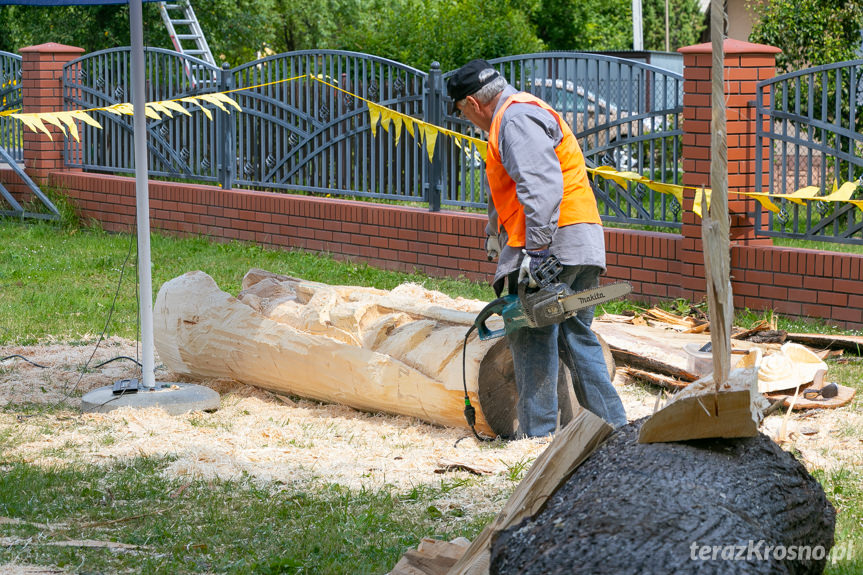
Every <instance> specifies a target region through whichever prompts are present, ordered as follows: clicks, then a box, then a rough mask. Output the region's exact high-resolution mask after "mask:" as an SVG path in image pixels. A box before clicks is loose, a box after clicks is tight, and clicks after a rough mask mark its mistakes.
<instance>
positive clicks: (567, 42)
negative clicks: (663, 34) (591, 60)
mask: <svg viewBox="0 0 863 575" xmlns="http://www.w3.org/2000/svg"><path fill="white" fill-rule="evenodd" d="M526 9H527V10H528V13H529V14H530V20H531V22H532V23H533V24H534V26H535V27H536V33H537V35H538V36H539V38H540V39H541V40H542V41H543V42H545V44H546V45H547V47H548V49H549V50H628V49H629V48H631V47H632V4H631V3H630V1H629V0H588V1H586V2H585V1H580V0H541V1H540V2H538V3H537V4H536V5H535V6H533V7H529V8H526Z"/></svg>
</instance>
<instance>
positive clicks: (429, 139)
mask: <svg viewBox="0 0 863 575" xmlns="http://www.w3.org/2000/svg"><path fill="white" fill-rule="evenodd" d="M422 128H423V138H424V139H425V142H426V151H427V152H428V155H429V162H431V161H432V158H434V147H435V142H437V134H438V131H437V130H436V129H435V128H434V126H431V125H429V124H423V126H422Z"/></svg>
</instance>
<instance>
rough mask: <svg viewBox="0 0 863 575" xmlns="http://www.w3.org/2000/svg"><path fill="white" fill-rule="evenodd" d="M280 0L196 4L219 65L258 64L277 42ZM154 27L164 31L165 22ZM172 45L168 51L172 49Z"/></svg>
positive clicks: (244, 0) (193, 3)
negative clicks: (255, 62) (266, 50)
mask: <svg viewBox="0 0 863 575" xmlns="http://www.w3.org/2000/svg"><path fill="white" fill-rule="evenodd" d="M276 4H277V2H276V0H208V1H207V2H200V1H196V0H192V7H193V8H194V9H195V15H196V16H197V17H198V20H199V21H200V23H201V29H202V30H203V31H204V36H205V37H206V38H207V44H209V46H210V50H211V51H212V52H213V58H215V60H216V62H227V63H228V64H229V65H231V66H238V65H240V64H245V63H246V62H251V61H252V60H257V59H258V58H259V53H261V52H263V51H264V49H265V47H266V46H270V45H272V44H273V43H274V42H275V35H276V28H275V23H276V22H277V21H278V13H277V11H276ZM151 26H155V27H160V28H162V29H164V25H163V24H162V22H161V20H158V21H156V22H153V23H151ZM170 46H171V44H170V42H169V43H168V44H166V45H165V46H164V47H166V48H169V47H170Z"/></svg>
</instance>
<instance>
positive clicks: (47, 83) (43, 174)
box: [19, 42, 84, 185]
mask: <svg viewBox="0 0 863 575" xmlns="http://www.w3.org/2000/svg"><path fill="white" fill-rule="evenodd" d="M19 52H20V53H21V72H22V77H21V87H22V94H21V95H22V104H23V106H22V110H21V111H22V112H24V113H26V114H32V113H39V112H61V111H63V110H64V108H63V65H64V64H66V63H67V62H69V61H71V60H74V59H75V58H77V57H78V56H80V55H81V54H83V53H84V50H83V48H76V47H74V46H64V45H63V44H56V43H54V42H50V43H48V44H40V45H39V46H29V47H27V48H21V49H20V50H19ZM45 127H46V128H48V131H49V132H51V135H52V137H53V138H54V139H53V141H52V140H51V138H49V137H48V136H46V135H45V134H44V133H43V132H38V133H36V132H32V131H30V129H29V128H26V129H25V130H24V166H25V168H26V170H27V175H28V176H30V177H31V178H32V179H33V181H34V182H36V184H39V185H41V184H44V183H47V181H48V174H49V173H50V172H51V171H53V170H59V169H62V168H63V133H62V132H61V131H60V129H59V128H57V127H56V126H52V125H51V124H48V123H45Z"/></svg>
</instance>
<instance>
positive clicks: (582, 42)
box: [0, 0, 698, 71]
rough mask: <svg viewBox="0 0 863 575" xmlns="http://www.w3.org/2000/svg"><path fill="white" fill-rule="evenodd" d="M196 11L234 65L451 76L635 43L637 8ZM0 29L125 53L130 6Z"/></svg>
mask: <svg viewBox="0 0 863 575" xmlns="http://www.w3.org/2000/svg"><path fill="white" fill-rule="evenodd" d="M646 2H647V3H646V4H645V6H644V18H645V31H646V33H647V34H648V36H647V39H648V41H647V42H646V43H645V45H646V46H649V48H650V49H663V46H664V12H662V11H657V10H658V9H653V5H657V6H658V5H660V4H662V3H663V2H664V0H646ZM672 2H673V3H674V4H675V9H674V17H675V20H674V22H673V25H672V30H673V33H674V38H675V42H679V43H680V44H681V45H682V44H684V43H688V42H689V40H688V39H689V38H697V35H698V31H697V30H693V29H692V26H694V25H695V24H697V22H691V19H690V18H689V15H690V12H691V10H690V9H691V7H692V6H693V5H695V3H696V0H672ZM193 6H194V8H195V13H196V14H197V16H198V19H199V20H200V22H201V27H202V28H203V30H204V34H205V36H206V37H207V41H208V43H209V45H210V48H211V50H212V52H213V56H214V57H215V58H216V61H217V62H218V61H223V62H227V63H228V64H230V65H232V66H236V65H239V64H242V63H245V62H250V61H252V60H255V59H257V57H258V55H259V54H261V53H281V52H288V51H295V50H306V49H343V50H352V51H357V52H364V53H368V54H374V55H377V56H382V57H385V58H390V59H392V60H396V61H398V62H402V63H404V64H408V65H410V66H413V67H416V68H419V69H421V70H428V68H429V66H430V65H431V63H432V62H433V61H438V62H440V64H441V67H442V69H443V70H445V71H446V70H451V69H453V68H456V67H458V66H460V65H461V64H463V63H464V62H466V61H468V60H470V59H472V58H480V57H482V58H488V59H490V58H496V57H501V56H509V55H513V54H524V53H531V52H539V51H542V50H625V49H628V48H630V47H631V45H632V20H631V18H632V16H631V15H632V10H631V4H630V0H586V1H581V0H500V1H498V2H484V3H476V2H467V1H465V0H293V1H289V0H209V1H207V2H203V1H196V0H193ZM662 6H663V10H664V4H662ZM654 20H656V21H654ZM67 22H75V24H76V25H75V26H67V25H66V23H67ZM690 24H691V25H692V26H690ZM0 30H3V34H0V50H6V51H9V52H15V51H17V50H18V49H19V48H23V47H25V46H29V45H34V44H41V43H45V42H59V43H62V44H69V45H72V46H79V47H81V48H83V49H84V50H85V51H86V52H92V51H96V50H102V49H106V48H115V47H118V46H128V45H129V15H128V7H125V6H72V7H32V6H0ZM651 31H658V32H656V33H655V34H654V36H655V35H657V34H659V36H661V38H662V39H663V40H662V42H659V43H656V42H654V41H653V40H652V38H653V36H651V35H650V33H651ZM144 42H145V45H147V46H153V47H160V48H171V46H172V45H171V42H170V39H169V38H168V35H167V32H166V30H165V27H164V25H163V24H162V19H161V16H160V14H159V9H158V6H157V4H155V3H146V4H144Z"/></svg>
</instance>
